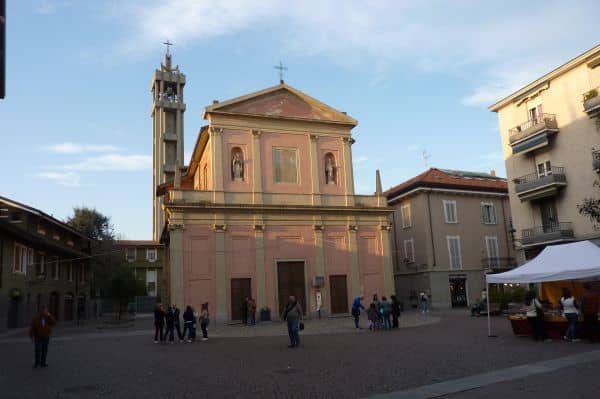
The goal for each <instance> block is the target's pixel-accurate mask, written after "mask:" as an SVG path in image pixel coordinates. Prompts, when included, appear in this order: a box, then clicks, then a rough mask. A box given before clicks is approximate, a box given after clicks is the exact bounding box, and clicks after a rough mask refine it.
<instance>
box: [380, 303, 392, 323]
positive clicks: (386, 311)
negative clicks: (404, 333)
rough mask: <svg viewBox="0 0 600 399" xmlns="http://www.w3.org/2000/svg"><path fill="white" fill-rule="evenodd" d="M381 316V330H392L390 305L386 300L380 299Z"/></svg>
mask: <svg viewBox="0 0 600 399" xmlns="http://www.w3.org/2000/svg"><path fill="white" fill-rule="evenodd" d="M381 314H382V315H383V328H384V329H386V330H391V329H392V304H391V303H390V302H388V300H387V298H386V297H384V296H382V297H381Z"/></svg>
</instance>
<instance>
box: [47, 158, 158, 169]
mask: <svg viewBox="0 0 600 399" xmlns="http://www.w3.org/2000/svg"><path fill="white" fill-rule="evenodd" d="M151 166H152V157H151V156H149V155H122V154H104V155H99V156H95V157H90V158H87V159H84V160H82V161H80V162H76V163H72V164H67V165H61V166H59V167H58V168H60V169H70V170H76V171H81V172H105V171H118V172H137V171H147V170H150V168H151Z"/></svg>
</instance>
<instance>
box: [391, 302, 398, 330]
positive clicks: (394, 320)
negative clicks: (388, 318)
mask: <svg viewBox="0 0 600 399" xmlns="http://www.w3.org/2000/svg"><path fill="white" fill-rule="evenodd" d="M390 299H391V300H392V328H398V326H399V323H398V318H399V317H400V302H398V298H396V295H392V296H390Z"/></svg>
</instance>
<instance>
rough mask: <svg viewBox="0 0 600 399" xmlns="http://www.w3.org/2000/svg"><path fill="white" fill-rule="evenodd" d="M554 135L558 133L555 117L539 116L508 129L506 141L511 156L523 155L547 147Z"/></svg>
mask: <svg viewBox="0 0 600 399" xmlns="http://www.w3.org/2000/svg"><path fill="white" fill-rule="evenodd" d="M554 133H558V125H557V124H556V115H554V114H540V115H537V116H536V117H535V118H533V119H530V120H528V121H527V122H524V123H521V124H520V125H519V126H515V127H513V128H512V129H510V130H509V140H508V141H509V144H510V146H511V147H512V152H513V154H518V153H523V154H524V153H526V152H529V151H533V150H536V149H538V148H541V147H545V146H547V145H548V144H549V142H550V136H552V135H553V134H554Z"/></svg>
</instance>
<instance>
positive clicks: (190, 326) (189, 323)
mask: <svg viewBox="0 0 600 399" xmlns="http://www.w3.org/2000/svg"><path fill="white" fill-rule="evenodd" d="M186 331H187V333H188V335H187V342H192V341H194V340H195V339H196V318H195V317H194V309H192V307H191V306H187V307H186V308H185V312H183V335H182V336H183V339H185V333H186Z"/></svg>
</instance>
